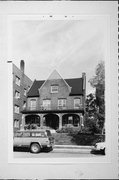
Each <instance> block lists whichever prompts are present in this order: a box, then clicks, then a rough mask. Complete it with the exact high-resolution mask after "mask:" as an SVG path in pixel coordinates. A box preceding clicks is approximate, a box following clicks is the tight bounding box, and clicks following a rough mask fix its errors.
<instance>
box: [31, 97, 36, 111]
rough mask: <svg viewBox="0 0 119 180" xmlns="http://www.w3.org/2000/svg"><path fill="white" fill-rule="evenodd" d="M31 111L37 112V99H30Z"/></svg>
mask: <svg viewBox="0 0 119 180" xmlns="http://www.w3.org/2000/svg"><path fill="white" fill-rule="evenodd" d="M32 103H35V104H32ZM30 110H36V99H30Z"/></svg>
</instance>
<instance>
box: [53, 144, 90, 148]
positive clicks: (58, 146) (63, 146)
mask: <svg viewBox="0 0 119 180" xmlns="http://www.w3.org/2000/svg"><path fill="white" fill-rule="evenodd" d="M92 147H93V146H78V145H77V146H74V145H54V148H59V149H60V148H61V149H92Z"/></svg>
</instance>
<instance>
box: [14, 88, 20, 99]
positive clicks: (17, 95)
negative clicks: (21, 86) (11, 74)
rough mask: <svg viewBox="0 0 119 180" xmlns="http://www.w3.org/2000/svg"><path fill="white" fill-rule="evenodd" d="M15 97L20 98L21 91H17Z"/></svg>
mask: <svg viewBox="0 0 119 180" xmlns="http://www.w3.org/2000/svg"><path fill="white" fill-rule="evenodd" d="M15 99H20V92H19V91H17V90H16V91H15Z"/></svg>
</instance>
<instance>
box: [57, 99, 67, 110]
mask: <svg viewBox="0 0 119 180" xmlns="http://www.w3.org/2000/svg"><path fill="white" fill-rule="evenodd" d="M58 107H59V108H60V107H66V99H58Z"/></svg>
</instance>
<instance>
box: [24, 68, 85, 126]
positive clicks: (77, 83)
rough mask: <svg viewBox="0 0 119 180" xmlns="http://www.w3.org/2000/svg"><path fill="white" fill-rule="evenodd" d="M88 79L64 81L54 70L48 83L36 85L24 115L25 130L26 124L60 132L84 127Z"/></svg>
mask: <svg viewBox="0 0 119 180" xmlns="http://www.w3.org/2000/svg"><path fill="white" fill-rule="evenodd" d="M85 93H86V75H85V73H82V77H81V78H74V79H63V78H62V77H61V76H60V75H59V73H58V72H57V71H56V70H54V71H53V72H52V73H51V75H50V76H49V78H48V79H47V80H45V81H44V80H42V81H36V80H35V81H34V82H33V85H32V87H31V89H30V91H29V92H28V95H27V106H26V109H25V110H23V111H22V113H23V119H22V127H23V128H24V126H25V125H27V124H32V123H33V124H37V125H38V126H40V127H42V126H49V127H51V128H53V129H61V128H62V126H65V125H68V124H72V125H73V126H81V125H83V118H84V114H85Z"/></svg>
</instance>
